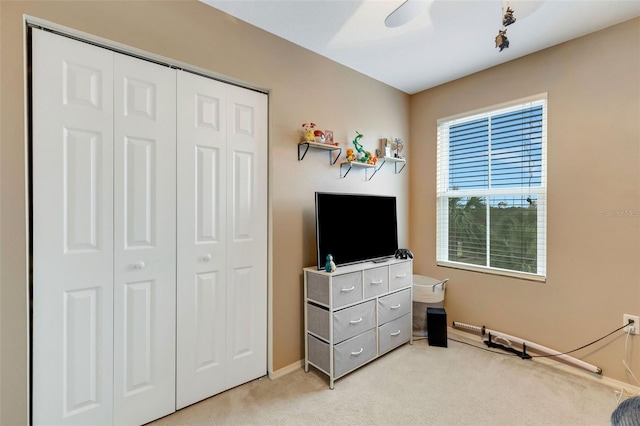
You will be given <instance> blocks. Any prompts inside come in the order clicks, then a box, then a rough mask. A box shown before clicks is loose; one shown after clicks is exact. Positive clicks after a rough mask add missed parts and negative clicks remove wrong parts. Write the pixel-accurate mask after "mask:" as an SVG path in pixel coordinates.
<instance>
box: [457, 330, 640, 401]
mask: <svg viewBox="0 0 640 426" xmlns="http://www.w3.org/2000/svg"><path fill="white" fill-rule="evenodd" d="M447 332H448V333H449V335H455V336H456V337H459V338H461V339H466V340H469V341H472V342H479V343H483V342H484V341H483V340H482V336H479V335H477V334H471V333H469V332H466V331H463V330H459V329H457V328H453V327H447ZM483 344H484V343H483ZM531 361H533V362H539V363H541V364H545V365H548V366H550V367H553V368H556V369H558V370H562V371H564V372H567V373H569V374H573V375H576V376H579V377H584V378H586V379H589V380H591V381H593V382H596V383H600V384H602V385H605V386H608V387H610V388H612V389H613V390H616V391H621V392H625V393H627V394H632V395H633V394H635V395H638V394H640V387H638V386H633V385H631V384H629V383H626V382H622V381H620V380H616V379H612V378H611V377H607V376H605V375H600V374H595V373H592V372H590V371H586V370H583V369H581V368H580V367H576V366H571V365H568V364H563V363H562V362H558V361H556V360H554V359H552V358H533V359H532V360H531Z"/></svg>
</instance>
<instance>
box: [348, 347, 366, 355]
mask: <svg viewBox="0 0 640 426" xmlns="http://www.w3.org/2000/svg"><path fill="white" fill-rule="evenodd" d="M363 351H364V348H360V350H359V351H356V352H351V356H358V355H360V354H361V353H362V352H363Z"/></svg>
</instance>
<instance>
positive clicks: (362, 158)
mask: <svg viewBox="0 0 640 426" xmlns="http://www.w3.org/2000/svg"><path fill="white" fill-rule="evenodd" d="M363 137H364V135H362V134H361V133H360V132H358V131H357V130H356V137H355V139H354V140H353V145H354V146H355V147H356V151H357V153H356V154H355V161H359V162H361V163H365V164H372V165H375V164H376V163H377V162H378V159H377V158H376V157H374V156H373V155H371V153H370V152H369V151H365V149H364V148H363V147H362V144H361V143H360V139H362V138H363ZM348 153H349V150H347V160H348V161H353V160H349V155H348Z"/></svg>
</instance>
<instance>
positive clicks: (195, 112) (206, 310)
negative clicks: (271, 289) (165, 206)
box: [176, 71, 228, 408]
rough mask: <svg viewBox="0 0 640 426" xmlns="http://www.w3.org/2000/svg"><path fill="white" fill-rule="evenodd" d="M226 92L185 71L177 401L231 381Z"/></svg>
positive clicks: (181, 98) (180, 146) (194, 399)
mask: <svg viewBox="0 0 640 426" xmlns="http://www.w3.org/2000/svg"><path fill="white" fill-rule="evenodd" d="M225 92H226V85H225V84H223V83H220V82H217V81H214V80H212V79H208V78H204V77H201V76H197V75H195V74H191V73H188V72H182V71H178V153H177V164H178V206H179V209H178V222H177V223H178V237H177V239H178V253H177V268H178V270H177V277H178V278H177V285H178V289H177V307H178V316H177V328H178V330H177V332H178V334H177V336H178V337H177V342H178V343H177V397H176V402H177V408H182V407H185V406H187V405H190V404H192V403H194V402H197V401H200V400H202V399H204V398H207V397H209V396H212V395H215V394H216V393H219V392H222V391H224V390H225V389H227V388H228V387H227V386H226V379H225V377H226V368H227V366H226V359H225V358H226V350H225V348H226V338H227V337H226V336H227V321H226V299H227V296H226V292H227V255H226V242H227V235H226V228H227V219H226V204H227V189H226V188H227V178H226V175H227V168H228V165H227V162H226V133H227V118H226V116H227V111H226V108H225V104H226V97H225Z"/></svg>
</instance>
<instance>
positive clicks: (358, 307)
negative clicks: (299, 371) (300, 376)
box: [304, 257, 413, 389]
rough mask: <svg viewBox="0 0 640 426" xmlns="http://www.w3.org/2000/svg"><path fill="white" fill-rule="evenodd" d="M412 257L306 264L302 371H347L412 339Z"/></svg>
mask: <svg viewBox="0 0 640 426" xmlns="http://www.w3.org/2000/svg"><path fill="white" fill-rule="evenodd" d="M412 273H413V262H412V260H411V259H395V258H393V257H392V258H391V259H387V260H386V262H385V263H383V264H375V265H374V264H371V263H359V264H356V265H347V266H341V267H338V268H337V269H336V271H335V272H325V271H318V270H317V269H316V267H309V268H304V328H305V333H304V336H305V339H304V340H305V357H304V361H305V362H304V370H305V371H306V372H308V371H309V366H314V367H315V368H317V369H318V370H320V371H322V372H323V373H325V374H326V375H327V376H329V387H330V388H331V389H333V382H334V381H335V380H337V379H339V378H340V377H342V376H344V375H345V374H348V373H350V372H351V371H353V370H355V369H357V368H358V367H361V366H363V365H364V364H366V363H368V362H370V361H373V360H374V359H376V358H378V357H380V356H381V355H383V354H385V353H387V352H389V351H391V350H393V349H395V348H397V347H398V346H401V345H403V344H405V343H407V342H411V341H412V301H411V286H412V281H413V275H412Z"/></svg>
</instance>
